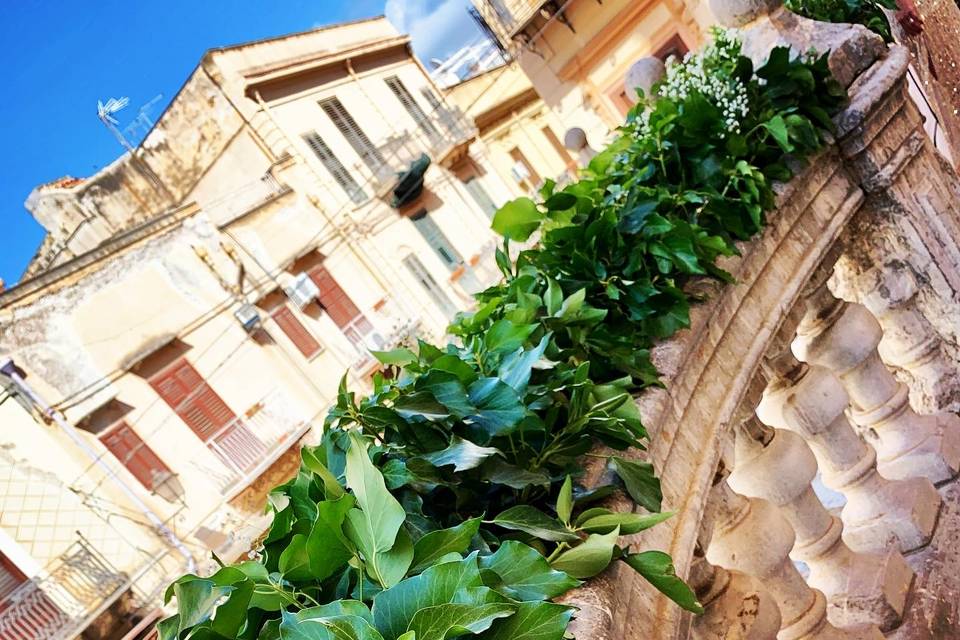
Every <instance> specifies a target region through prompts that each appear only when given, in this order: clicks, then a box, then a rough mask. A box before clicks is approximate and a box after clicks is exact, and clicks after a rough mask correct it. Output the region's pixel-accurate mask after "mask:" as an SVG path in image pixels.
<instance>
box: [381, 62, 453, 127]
mask: <svg viewBox="0 0 960 640" xmlns="http://www.w3.org/2000/svg"><path fill="white" fill-rule="evenodd" d="M384 82H386V83H387V86H388V87H390V91H392V92H393V95H395V96H396V97H397V100H399V101H400V104H402V105H403V108H404V109H406V110H407V113H409V114H410V117H411V118H413V121H414V122H416V123H417V126H418V127H420V129H421V131H423V132H424V133H425V134H427V136H429V137H430V138H431V139H437V138H439V137H440V132H439V131H437V128H436V127H435V126H433V122H431V121H430V118H429V117H428V116H427V114H426V113H424V111H423V109H422V108H421V107H420V103H418V102H417V101H416V100H414V98H413V96H412V95H410V92H409V91H407V88H406V87H405V86H404V84H403V83H402V82H401V81H400V78H398V77H397V76H390V77H389V78H386V79H385V80H384Z"/></svg>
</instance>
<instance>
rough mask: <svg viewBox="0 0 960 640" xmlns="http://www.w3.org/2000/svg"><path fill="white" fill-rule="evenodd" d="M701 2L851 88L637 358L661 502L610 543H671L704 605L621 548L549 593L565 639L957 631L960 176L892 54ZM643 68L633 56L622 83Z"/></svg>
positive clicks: (649, 74)
mask: <svg viewBox="0 0 960 640" xmlns="http://www.w3.org/2000/svg"><path fill="white" fill-rule="evenodd" d="M713 9H714V13H715V14H716V15H717V16H718V17H719V18H720V20H721V22H722V23H723V24H726V25H728V26H733V27H737V28H738V29H739V30H740V34H741V38H742V39H743V42H744V51H745V52H746V53H747V54H748V55H750V56H751V57H752V58H754V62H755V63H761V62H762V61H763V59H764V58H765V57H766V55H767V54H768V53H769V51H770V49H771V48H772V47H773V46H776V45H778V44H788V45H790V46H791V47H792V48H793V49H794V51H795V52H796V53H798V54H799V53H805V52H807V51H808V50H809V49H811V48H813V49H815V50H818V51H828V50H829V51H830V52H831V53H830V57H829V64H830V67H831V70H832V71H833V72H834V74H835V75H836V76H837V78H838V79H839V80H840V81H841V82H842V83H843V84H844V85H846V86H848V90H849V92H850V102H849V105H848V106H847V107H846V108H845V109H844V110H843V111H842V112H841V113H839V114H838V115H837V116H836V117H835V119H834V121H835V124H836V131H835V133H834V140H833V142H832V143H831V144H830V145H829V146H828V147H827V148H825V149H824V150H823V151H822V152H821V153H820V154H819V155H818V156H817V157H816V158H814V159H812V160H811V161H810V162H809V163H808V165H807V166H806V167H805V169H804V170H802V171H801V172H800V173H799V174H798V175H797V176H796V177H795V178H794V179H793V180H791V181H790V182H789V183H788V184H784V185H779V186H778V206H777V208H776V210H775V211H771V212H770V213H769V214H768V216H767V220H768V224H767V227H766V228H765V229H764V231H763V232H762V233H761V234H760V235H759V236H757V237H756V238H754V239H753V240H752V241H750V242H746V243H742V244H741V245H740V246H739V249H740V255H738V256H735V257H731V258H725V259H723V261H722V263H721V265H720V266H721V267H722V268H724V269H726V270H727V271H729V272H730V273H731V274H732V275H733V276H734V278H735V282H734V283H733V284H729V285H721V284H719V283H716V282H713V281H708V280H703V281H696V282H694V283H691V285H690V286H692V287H693V288H695V289H696V293H697V294H700V297H701V298H702V299H703V300H704V302H702V303H700V304H698V305H695V306H694V307H693V308H692V309H691V326H690V328H689V329H688V330H684V331H682V332H680V333H678V334H677V335H676V336H675V337H674V338H672V339H671V340H669V341H666V342H664V343H662V344H659V345H657V347H655V349H654V350H653V354H652V356H653V359H654V362H655V363H656V364H657V366H658V368H659V369H660V371H661V373H662V375H663V379H664V382H665V388H664V389H653V390H648V391H645V392H644V393H643V394H641V395H640V396H639V397H638V398H637V402H638V406H639V407H640V409H641V413H642V415H643V417H644V421H645V424H646V425H647V428H648V430H649V431H650V434H651V447H650V450H649V451H647V452H645V453H642V454H641V453H637V454H636V455H638V456H640V455H642V456H643V457H644V458H645V459H646V460H649V461H650V462H652V463H653V464H654V466H655V468H656V470H657V472H658V474H659V475H660V477H661V480H662V489H663V494H664V498H663V503H664V508H665V509H668V510H671V511H674V512H676V515H675V516H674V517H673V518H671V519H670V520H668V521H667V522H666V523H664V524H662V525H659V526H657V527H654V528H652V529H649V530H647V531H644V532H642V533H640V534H637V535H636V536H633V537H632V539H629V538H628V539H625V540H624V541H623V542H624V544H627V543H631V544H632V543H636V546H637V548H643V549H660V550H663V551H666V552H668V553H670V554H671V556H672V557H673V559H674V564H675V567H676V570H677V573H678V575H680V576H682V577H684V578H686V579H687V580H688V582H689V583H690V584H691V586H692V587H693V588H694V589H695V591H696V593H697V595H698V597H699V598H700V601H701V602H702V604H703V605H704V608H705V612H704V614H703V615H701V616H693V615H691V614H689V613H686V612H684V611H682V610H681V609H679V608H678V607H676V606H675V605H674V604H673V603H672V602H670V601H669V600H668V599H667V598H666V597H665V596H663V595H661V594H660V593H658V592H657V591H656V590H655V589H653V588H652V587H651V586H650V585H649V584H648V583H646V582H645V581H644V580H643V579H642V578H640V577H638V576H637V575H636V574H635V573H634V572H632V570H630V569H629V568H625V567H623V566H618V565H614V566H612V567H611V569H609V570H608V571H607V572H606V573H605V574H602V575H601V576H599V577H598V578H597V579H594V580H592V581H589V582H588V583H587V584H585V585H584V586H583V587H581V588H580V589H578V590H576V591H574V592H572V593H571V594H569V595H568V596H567V597H565V600H566V601H567V602H571V603H573V604H577V605H582V606H583V610H582V613H581V614H580V617H581V619H580V620H577V621H575V630H576V633H577V637H578V638H579V639H580V640H587V639H589V640H607V639H609V640H614V639H617V640H621V639H634V638H637V639H639V638H643V639H644V640H647V639H653V640H679V639H685V638H695V639H697V640H708V639H709V640H720V639H721V638H722V639H727V640H748V639H749V640H772V639H773V638H778V639H779V640H788V639H797V638H804V639H820V638H880V637H883V635H884V634H886V635H887V637H891V638H897V639H899V640H913V639H914V638H916V639H921V640H935V639H937V638H948V637H960V615H957V614H958V613H960V612H958V611H957V605H956V603H955V600H956V598H955V594H956V593H957V592H958V591H960V577H958V576H957V575H956V571H951V570H950V569H949V567H951V566H955V564H951V563H957V562H960V549H955V548H954V547H955V546H956V545H955V543H951V542H950V540H951V539H952V538H951V536H954V537H955V534H956V532H957V531H958V530H960V508H958V506H957V505H958V504H960V485H957V483H958V481H957V480H955V477H956V476H957V472H958V470H960V421H958V418H957V417H956V415H954V413H953V412H954V411H956V410H957V409H958V408H960V375H958V372H960V321H958V320H957V319H958V318H960V179H958V178H957V176H956V174H955V173H953V171H952V169H950V168H949V166H948V165H947V164H946V163H945V162H943V161H942V159H941V158H940V157H939V156H938V155H937V153H936V151H935V150H934V148H933V146H932V144H931V143H930V141H929V140H928V139H926V137H925V134H924V132H923V129H922V122H921V119H920V115H919V112H918V111H917V109H916V108H915V107H914V105H913V103H912V102H911V101H910V99H909V98H908V96H907V91H906V85H905V76H906V70H907V65H908V62H909V57H908V55H907V53H906V51H905V50H904V49H902V48H900V47H897V46H891V47H887V46H886V45H884V44H883V43H882V42H881V41H880V39H879V38H878V37H877V36H875V35H874V34H872V33H871V32H869V31H868V30H866V29H864V28H863V27H858V26H856V27H855V26H850V25H834V24H831V25H827V24H822V23H817V22H814V21H811V20H807V19H805V18H800V17H798V16H795V15H793V14H790V13H789V12H788V11H786V10H785V9H784V8H783V7H782V6H779V2H777V0H713ZM659 73H661V67H660V65H658V64H655V63H652V62H642V63H638V64H637V65H635V66H634V67H633V69H632V71H631V74H630V76H629V78H628V81H627V82H628V85H629V86H631V87H641V88H643V89H644V90H647V89H648V88H649V87H650V86H651V85H652V83H653V82H654V81H655V77H656V76H657V75H658V74H659ZM601 473H602V470H600V469H588V473H587V476H586V479H587V481H588V483H589V481H590V479H591V478H596V477H598V476H599V475H600V474H601ZM822 485H825V486H826V487H830V488H832V489H833V490H835V491H837V492H839V494H840V496H841V498H840V499H841V501H842V503H843V504H842V508H841V509H839V512H838V511H837V509H835V508H834V507H835V506H836V505H834V504H833V503H831V504H830V507H829V508H828V507H827V506H825V504H824V503H823V502H821V498H820V496H819V495H818V492H819V493H821V494H825V491H822V490H820V487H821V486H822ZM937 485H939V486H940V487H941V488H940V490H939V491H938V489H937ZM955 485H956V488H957V489H958V490H954V489H953V488H952V487H954V486H955ZM945 519H947V520H945ZM941 530H942V531H943V532H944V534H943V535H944V537H943V540H940V538H939V537H938V536H939V535H940V532H941ZM931 545H934V546H935V548H934V550H933V551H930V548H931ZM936 545H939V546H936ZM951 554H952V555H951ZM945 557H948V559H944V558H945ZM798 563H803V564H802V565H801V564H798ZM803 565H806V567H807V568H808V569H809V572H808V574H806V575H805V574H804V573H802V572H801V571H799V570H798V566H799V567H802V566H803ZM931 572H941V573H942V575H935V576H931ZM918 585H921V587H918ZM938 590H939V591H938ZM950 594H953V596H951V595H950ZM945 602H954V604H952V605H945V604H944V603H945ZM944 607H948V610H947V612H946V613H944ZM938 612H940V613H938ZM951 612H952V613H951Z"/></svg>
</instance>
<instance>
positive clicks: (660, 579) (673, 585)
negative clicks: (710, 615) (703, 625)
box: [624, 551, 703, 613]
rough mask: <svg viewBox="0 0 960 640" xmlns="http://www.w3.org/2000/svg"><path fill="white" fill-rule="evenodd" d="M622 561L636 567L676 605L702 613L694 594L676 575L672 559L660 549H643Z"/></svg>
mask: <svg viewBox="0 0 960 640" xmlns="http://www.w3.org/2000/svg"><path fill="white" fill-rule="evenodd" d="M624 561H625V562H626V563H627V564H628V565H630V566H631V567H633V568H634V569H636V571H637V572H638V573H639V574H640V575H642V576H643V577H644V578H646V579H647V581H648V582H649V583H650V584H652V585H653V586H654V587H656V588H657V590H659V591H660V592H661V593H663V594H664V595H666V596H667V597H668V598H670V599H671V600H673V601H674V602H676V603H677V604H678V605H680V606H681V607H683V608H684V609H686V610H687V611H692V612H694V613H703V607H702V606H701V605H700V603H699V602H698V601H697V596H696V594H694V593H693V590H692V589H690V587H688V586H687V584H686V583H685V582H684V581H683V580H681V579H680V578H678V577H677V574H676V572H675V571H674V568H673V560H672V559H671V558H670V556H669V555H667V554H666V553H663V552H662V551H644V552H643V553H634V554H630V555H628V556H626V557H625V558H624Z"/></svg>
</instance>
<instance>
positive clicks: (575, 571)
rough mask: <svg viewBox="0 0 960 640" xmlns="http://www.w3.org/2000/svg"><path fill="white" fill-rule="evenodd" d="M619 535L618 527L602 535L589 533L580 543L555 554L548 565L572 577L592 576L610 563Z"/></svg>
mask: <svg viewBox="0 0 960 640" xmlns="http://www.w3.org/2000/svg"><path fill="white" fill-rule="evenodd" d="M619 536H620V528H619V527H615V528H614V529H613V531H611V532H610V533H607V534H603V535H601V534H596V533H593V534H590V535H589V536H587V539H586V540H584V541H583V542H582V543H580V544H579V545H577V546H575V547H573V548H572V549H570V550H569V551H564V552H563V553H561V554H560V555H559V556H557V557H556V558H555V559H554V560H553V561H552V562H551V563H550V565H551V566H552V567H553V568H554V569H557V570H559V571H563V572H564V573H567V574H569V575H571V576H573V577H574V578H592V577H593V576H595V575H597V574H598V573H600V572H601V571H603V570H604V569H606V568H607V566H608V565H609V564H610V561H611V560H612V559H613V548H614V546H615V545H616V544H617V538H618V537H619Z"/></svg>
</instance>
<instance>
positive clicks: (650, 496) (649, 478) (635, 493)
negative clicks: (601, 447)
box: [607, 456, 663, 511]
mask: <svg viewBox="0 0 960 640" xmlns="http://www.w3.org/2000/svg"><path fill="white" fill-rule="evenodd" d="M607 464H608V466H609V467H610V469H611V470H612V471H613V472H614V473H616V474H617V476H619V477H620V479H621V480H623V484H624V486H626V488H627V493H629V494H630V497H631V498H633V501H634V502H636V503H637V504H639V505H640V506H641V507H643V508H645V509H646V510H648V511H660V503H661V501H662V500H663V492H662V491H661V489H660V480H659V478H657V476H656V474H655V473H654V470H653V465H652V464H650V463H649V462H638V461H636V460H627V459H625V458H621V457H619V456H611V457H610V459H609V460H608V462H607Z"/></svg>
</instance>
